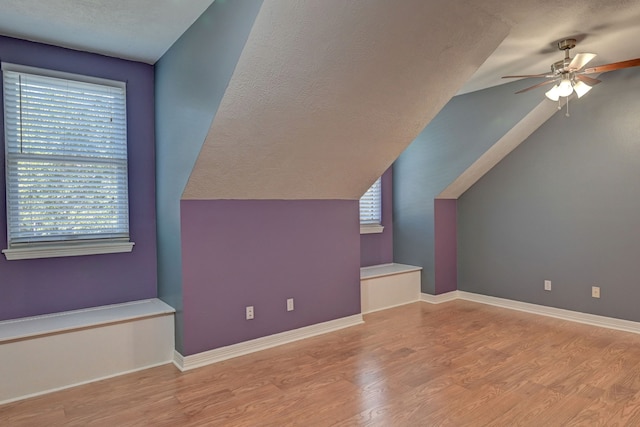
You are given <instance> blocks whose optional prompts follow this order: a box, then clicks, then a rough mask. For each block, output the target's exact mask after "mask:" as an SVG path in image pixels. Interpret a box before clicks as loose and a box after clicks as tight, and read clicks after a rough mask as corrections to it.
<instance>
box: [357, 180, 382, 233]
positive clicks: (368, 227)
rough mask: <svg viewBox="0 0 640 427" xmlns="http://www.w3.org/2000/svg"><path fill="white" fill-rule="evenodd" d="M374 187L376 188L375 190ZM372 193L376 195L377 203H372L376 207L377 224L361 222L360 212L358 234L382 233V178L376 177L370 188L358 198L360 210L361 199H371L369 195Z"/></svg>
mask: <svg viewBox="0 0 640 427" xmlns="http://www.w3.org/2000/svg"><path fill="white" fill-rule="evenodd" d="M376 186H377V187H378V188H377V189H376ZM372 191H374V192H375V194H376V195H377V201H375V202H374V203H375V204H377V207H378V215H377V218H375V219H376V220H377V222H363V218H362V211H360V234H376V233H382V232H383V231H384V226H383V225H382V192H383V188H382V176H380V177H378V179H376V180H375V182H374V183H373V184H372V185H371V187H369V189H368V190H367V191H366V192H365V193H364V194H363V195H362V197H361V198H360V208H362V202H363V199H365V198H367V197H373V196H372V195H371V194H370V193H371V192H372Z"/></svg>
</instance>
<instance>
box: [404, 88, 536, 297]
mask: <svg viewBox="0 0 640 427" xmlns="http://www.w3.org/2000/svg"><path fill="white" fill-rule="evenodd" d="M530 84H532V83H531V82H530V81H518V82H513V83H510V84H506V85H501V86H498V87H496V88H492V89H486V90H482V91H478V92H473V93H469V94H465V95H459V96H456V97H454V98H453V99H451V101H449V103H447V105H445V107H444V108H443V109H442V110H441V111H440V113H438V115H437V116H436V117H435V118H434V119H433V120H432V121H431V123H429V124H428V125H427V127H426V128H425V129H424V130H423V131H422V133H420V135H419V136H418V138H416V140H415V141H414V142H413V143H412V144H411V145H410V146H409V147H408V148H407V149H406V150H405V151H404V152H403V153H402V154H401V155H400V157H399V158H398V160H396V162H395V163H394V166H393V182H394V187H393V198H394V202H393V205H394V208H393V232H394V235H393V251H394V252H393V257H394V261H395V262H399V263H403V264H411V265H417V266H421V267H423V270H422V292H425V293H430V294H434V292H435V281H434V271H435V267H434V265H435V264H434V256H435V252H434V210H433V200H434V198H435V197H436V196H437V195H438V194H440V192H441V191H442V190H444V189H445V188H446V187H447V186H448V185H449V184H450V183H451V182H452V181H453V180H454V179H455V178H457V177H458V176H459V175H460V174H461V173H462V172H463V171H464V170H466V169H467V168H468V167H469V166H470V165H471V164H472V163H473V162H474V161H475V160H477V159H478V157H480V156H481V155H482V154H483V153H484V152H485V151H487V149H488V148H489V147H491V146H492V145H493V144H494V143H495V142H496V141H498V139H500V138H501V137H502V136H503V135H504V134H505V133H506V132H507V131H508V130H509V129H511V128H512V127H513V125H515V124H516V123H517V122H519V121H520V120H521V119H522V118H523V117H524V116H525V115H526V114H527V113H529V112H530V111H531V110H532V109H533V107H535V106H536V105H537V104H538V103H539V102H540V101H541V100H542V97H543V96H544V92H540V91H531V92H527V93H524V94H520V95H514V94H513V92H516V91H517V90H519V89H522V88H524V87H526V86H528V85H530Z"/></svg>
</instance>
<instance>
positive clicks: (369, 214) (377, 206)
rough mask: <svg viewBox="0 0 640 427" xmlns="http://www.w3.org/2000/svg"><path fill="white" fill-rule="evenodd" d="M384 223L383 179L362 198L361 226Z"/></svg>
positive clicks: (378, 180) (377, 181) (375, 183)
mask: <svg viewBox="0 0 640 427" xmlns="http://www.w3.org/2000/svg"><path fill="white" fill-rule="evenodd" d="M381 223H382V178H378V179H377V180H376V182H374V183H373V185H372V186H371V188H369V189H368V190H367V192H366V193H364V196H362V197H361V198H360V224H381Z"/></svg>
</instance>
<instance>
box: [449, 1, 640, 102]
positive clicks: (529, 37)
mask: <svg viewBox="0 0 640 427" xmlns="http://www.w3.org/2000/svg"><path fill="white" fill-rule="evenodd" d="M487 1H488V2H490V3H492V2H493V0H487ZM500 15H501V16H502V17H503V18H505V19H507V21H508V22H512V23H514V25H513V28H512V30H511V32H510V34H509V36H507V38H506V39H505V40H504V41H503V42H502V43H501V44H500V46H499V47H498V49H496V50H495V52H493V54H492V55H491V56H490V57H489V58H488V59H487V61H486V62H485V63H484V64H482V66H481V67H480V69H479V70H478V71H477V72H476V73H475V74H474V76H473V77H472V78H471V79H470V80H469V81H468V82H467V84H465V86H464V87H463V88H462V89H461V91H460V93H465V92H472V91H474V90H478V89H484V88H487V87H491V86H495V85H498V84H501V83H505V80H504V79H501V78H500V77H501V76H504V75H510V74H539V73H544V72H547V71H549V70H550V66H551V64H552V63H553V62H556V61H559V60H561V59H562V58H563V55H564V53H563V52H561V51H559V50H558V48H557V45H556V42H557V41H559V40H562V39H566V38H569V37H572V38H575V39H577V40H578V45H577V47H576V48H575V49H573V50H572V51H571V56H574V54H575V53H578V52H591V53H596V54H598V56H597V57H596V58H595V59H594V60H593V61H591V63H590V65H602V64H608V63H611V62H618V61H622V60H625V59H633V58H640V0H606V1H602V0H562V1H558V0H540V1H538V2H536V3H534V4H532V5H529V6H527V5H526V4H525V3H523V2H519V1H514V2H511V3H506V4H505V5H504V9H503V10H502V12H500ZM534 83H536V82H535V81H532V84H534ZM539 90H540V93H541V96H543V94H544V92H545V90H544V89H539Z"/></svg>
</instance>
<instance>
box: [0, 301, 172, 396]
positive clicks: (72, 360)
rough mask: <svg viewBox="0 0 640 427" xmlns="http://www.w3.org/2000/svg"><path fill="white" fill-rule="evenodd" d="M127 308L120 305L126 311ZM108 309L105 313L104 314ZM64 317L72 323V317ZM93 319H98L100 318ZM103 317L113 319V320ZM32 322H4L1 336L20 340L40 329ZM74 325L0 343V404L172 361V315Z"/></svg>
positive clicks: (40, 321)
mask: <svg viewBox="0 0 640 427" xmlns="http://www.w3.org/2000/svg"><path fill="white" fill-rule="evenodd" d="M130 309H131V307H125V311H126V312H128V311H130ZM111 311H112V310H110V309H108V310H107V312H108V313H111ZM98 314H104V313H98ZM70 316H71V317H73V319H72V320H74V319H75V320H74V322H75V323H78V322H76V320H78V319H77V318H76V317H78V316H75V314H74V315H70ZM83 316H84V314H83ZM81 317H82V316H81ZM90 317H96V316H90ZM97 317H99V318H100V319H102V317H104V316H102V317H101V316H97ZM108 317H109V320H110V321H112V320H113V319H112V317H113V316H108ZM67 320H68V319H67ZM85 320H86V319H85ZM94 320H95V319H94ZM34 322H35V323H34V324H33V325H32V324H30V322H29V321H25V323H24V324H22V323H20V324H19V326H16V328H11V327H9V326H8V325H6V324H5V325H4V326H5V328H4V329H5V332H6V334H5V335H6V336H7V337H11V336H20V334H23V333H25V334H26V333H30V332H34V331H36V332H38V331H40V330H39V326H41V323H42V319H40V318H38V319H36V320H35V321H34ZM65 322H66V320H65ZM31 323H33V322H31ZM52 323H53V324H54V325H57V323H56V322H52ZM76 327H77V329H65V330H64V331H63V332H56V333H49V334H47V333H45V334H39V335H37V334H36V335H26V337H25V338H17V339H12V340H5V341H3V342H0V378H1V379H2V380H1V381H0V383H1V384H2V386H0V404H3V403H8V402H12V401H16V400H21V399H25V398H27V397H32V396H38V395H41V394H46V393H51V392H54V391H58V390H63V389H66V388H70V387H75V386H77V385H81V384H87V383H90V382H93V381H99V380H101V379H105V378H112V377H115V376H118V375H123V374H125V373H129V372H135V371H139V370H142V369H148V368H150V367H154V366H159V365H164V364H167V363H171V361H172V355H173V354H172V353H173V349H174V348H175V346H174V315H173V313H167V314H160V315H152V316H151V317H143V318H135V319H132V320H123V321H121V322H113V323H107V324H100V325H98V326H90V327H82V326H81V325H76ZM14 329H15V330H14ZM40 332H42V331H40ZM12 334H13V335H12Z"/></svg>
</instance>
